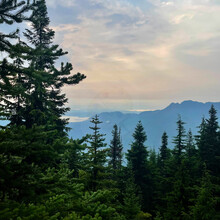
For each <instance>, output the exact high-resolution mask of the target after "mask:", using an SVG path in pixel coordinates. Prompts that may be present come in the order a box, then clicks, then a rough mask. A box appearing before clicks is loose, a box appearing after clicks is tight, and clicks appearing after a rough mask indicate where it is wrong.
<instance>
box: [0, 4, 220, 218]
mask: <svg viewBox="0 0 220 220" xmlns="http://www.w3.org/2000/svg"><path fill="white" fill-rule="evenodd" d="M25 20H28V21H29V22H31V26H30V29H27V30H26V31H25V33H24V36H25V37H26V41H27V42H28V43H25V42H23V41H21V39H20V38H19V36H18V33H19V30H15V31H14V32H13V33H0V51H1V53H4V54H7V55H6V58H4V59H2V60H0V119H1V120H7V121H9V123H8V125H6V126H1V127H0V219H4V220H7V219H17V220H19V219H26V220H29V219H30V220H32V219H33V220H34V219H42V220H47V219H48V220H49V219H50V220H52V219H64V220H141V219H143V220H144V219H149V220H150V219H156V220H159V219H165V220H172V219H173V220H176V219H180V220H184V219H186V220H188V219H192V220H201V219H204V220H206V219H207V220H215V219H216V220H217V219H220V211H219V207H220V204H219V201H220V199H219V198H220V197H219V196H220V190H219V183H220V176H219V166H220V161H219V159H220V129H219V125H218V121H217V112H216V110H215V108H214V106H212V107H211V109H210V111H209V118H208V119H203V120H202V123H201V125H200V126H199V134H198V135H196V136H195V138H194V136H193V134H192V132H191V131H188V133H186V131H185V129H184V122H183V121H182V120H181V117H179V119H178V121H177V135H176V136H175V137H174V139H173V142H174V144H175V147H174V149H169V147H168V136H167V134H166V132H164V133H163V135H162V144H161V147H160V148H159V152H158V153H156V152H154V151H149V150H148V149H147V147H146V145H145V142H146V140H147V135H146V132H145V131H144V127H143V126H142V123H141V122H140V121H139V122H138V123H137V126H136V128H135V131H134V133H133V142H132V143H131V149H130V150H128V152H127V153H126V158H127V163H126V164H123V163H122V161H123V153H122V149H123V145H122V141H121V136H120V128H119V127H118V126H117V125H114V127H113V130H112V141H111V143H110V146H107V144H106V143H105V138H104V134H101V130H100V127H99V124H100V123H101V121H100V120H99V117H98V116H97V115H96V116H95V117H94V118H92V119H91V127H90V129H91V131H92V132H91V133H92V134H91V135H88V134H85V137H83V138H82V139H81V140H73V139H69V138H68V135H67V131H68V127H67V124H68V121H67V120H65V119H63V118H62V115H63V114H64V113H65V112H67V111H68V110H69V109H68V108H67V107H65V104H66V103H67V98H66V96H65V94H62V91H61V89H62V87H63V86H65V85H76V84H78V83H79V82H81V81H82V80H83V79H84V78H85V76H84V75H83V74H80V73H77V74H75V75H72V74H71V70H72V65H71V64H70V63H66V64H64V63H62V64H61V67H60V68H57V66H56V61H57V60H58V58H59V57H61V56H63V55H65V54H66V52H63V50H62V49H59V46H58V45H53V42H52V41H53V38H54V34H55V33H54V31H53V30H51V29H50V28H49V23H50V21H49V18H48V16H47V7H46V1H45V0H36V1H33V2H31V1H26V2H25V1H14V0H0V24H1V23H4V24H6V25H13V24H16V23H18V22H24V21H25Z"/></svg>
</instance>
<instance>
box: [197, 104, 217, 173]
mask: <svg viewBox="0 0 220 220" xmlns="http://www.w3.org/2000/svg"><path fill="white" fill-rule="evenodd" d="M200 127H201V128H200V136H199V141H198V147H199V154H200V158H201V162H202V163H203V162H205V163H206V166H207V169H208V170H210V171H211V175H212V174H214V175H217V174H218V172H219V170H217V169H218V164H219V163H218V162H219V158H218V156H217V154H218V153H217V152H218V151H219V148H220V147H219V141H218V131H219V125H218V118H217V112H216V110H215V108H214V106H213V105H212V106H211V108H210V110H209V119H207V120H206V121H205V122H204V121H203V123H202V125H201V126H200Z"/></svg>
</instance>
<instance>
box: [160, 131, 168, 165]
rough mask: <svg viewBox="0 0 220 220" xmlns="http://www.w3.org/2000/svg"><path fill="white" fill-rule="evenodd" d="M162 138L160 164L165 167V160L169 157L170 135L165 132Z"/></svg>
mask: <svg viewBox="0 0 220 220" xmlns="http://www.w3.org/2000/svg"><path fill="white" fill-rule="evenodd" d="M161 140H162V145H161V147H160V152H159V163H160V166H161V167H162V168H163V167H164V163H165V161H166V160H167V159H168V157H169V150H168V136H167V133H166V132H164V133H163V135H162V138H161Z"/></svg>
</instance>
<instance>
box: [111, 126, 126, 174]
mask: <svg viewBox="0 0 220 220" xmlns="http://www.w3.org/2000/svg"><path fill="white" fill-rule="evenodd" d="M122 150H123V146H122V142H121V131H120V129H119V128H118V126H117V125H116V124H115V125H114V126H113V130H112V140H111V142H110V152H109V153H110V154H109V157H110V160H109V165H110V166H112V169H113V173H114V174H115V173H116V172H117V171H118V170H120V169H121V166H122Z"/></svg>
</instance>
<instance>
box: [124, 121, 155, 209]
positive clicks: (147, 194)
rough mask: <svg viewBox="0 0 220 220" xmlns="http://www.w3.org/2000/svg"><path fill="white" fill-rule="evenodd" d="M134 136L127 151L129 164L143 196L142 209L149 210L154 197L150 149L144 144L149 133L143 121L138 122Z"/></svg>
mask: <svg viewBox="0 0 220 220" xmlns="http://www.w3.org/2000/svg"><path fill="white" fill-rule="evenodd" d="M133 138H134V141H133V142H132V144H131V149H130V150H128V153H127V160H128V166H130V167H131V170H132V172H133V174H134V181H135V184H136V185H137V187H139V188H140V191H141V195H140V196H141V197H142V201H141V204H142V209H143V210H144V211H149V210H150V206H151V199H152V198H151V197H152V189H151V182H150V181H151V180H150V171H149V168H148V161H147V157H148V151H147V148H146V147H145V145H144V143H145V141H146V140H147V135H146V133H145V131H144V127H143V125H142V123H141V121H139V122H138V124H137V126H136V128H135V131H134V133H133Z"/></svg>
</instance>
